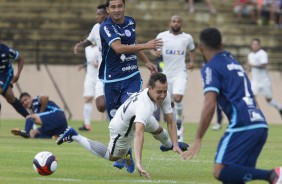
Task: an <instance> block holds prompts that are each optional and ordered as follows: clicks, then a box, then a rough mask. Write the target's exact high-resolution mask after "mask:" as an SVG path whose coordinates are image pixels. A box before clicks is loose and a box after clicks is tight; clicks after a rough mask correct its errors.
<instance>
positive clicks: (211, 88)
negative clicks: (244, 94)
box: [204, 87, 219, 94]
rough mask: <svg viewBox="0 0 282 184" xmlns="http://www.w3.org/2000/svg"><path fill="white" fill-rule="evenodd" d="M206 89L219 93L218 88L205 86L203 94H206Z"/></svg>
mask: <svg viewBox="0 0 282 184" xmlns="http://www.w3.org/2000/svg"><path fill="white" fill-rule="evenodd" d="M208 91H213V92H216V93H217V94H219V89H217V88H215V87H207V88H205V89H204V94H206V92H208Z"/></svg>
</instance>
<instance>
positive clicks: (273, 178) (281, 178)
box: [270, 167, 282, 184]
mask: <svg viewBox="0 0 282 184" xmlns="http://www.w3.org/2000/svg"><path fill="white" fill-rule="evenodd" d="M270 183H271V184H282V167H276V168H274V169H273V170H272V172H271V175H270Z"/></svg>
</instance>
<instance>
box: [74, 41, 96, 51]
mask: <svg viewBox="0 0 282 184" xmlns="http://www.w3.org/2000/svg"><path fill="white" fill-rule="evenodd" d="M90 45H92V43H91V42H90V41H89V40H87V39H85V40H84V41H80V42H78V43H77V44H75V46H74V47H73V53H74V54H77V53H78V49H79V48H80V47H81V46H83V47H84V48H85V47H87V46H90Z"/></svg>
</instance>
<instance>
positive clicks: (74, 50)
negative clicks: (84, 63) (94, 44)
mask: <svg viewBox="0 0 282 184" xmlns="http://www.w3.org/2000/svg"><path fill="white" fill-rule="evenodd" d="M82 44H83V42H82V41H80V42H78V43H77V44H75V46H74V47H73V53H74V54H77V53H78V48H79V47H80V45H82Z"/></svg>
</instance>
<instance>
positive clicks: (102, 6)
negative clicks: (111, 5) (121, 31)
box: [97, 4, 107, 10]
mask: <svg viewBox="0 0 282 184" xmlns="http://www.w3.org/2000/svg"><path fill="white" fill-rule="evenodd" d="M106 8H107V6H106V4H100V5H98V6H97V9H103V10H106Z"/></svg>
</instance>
